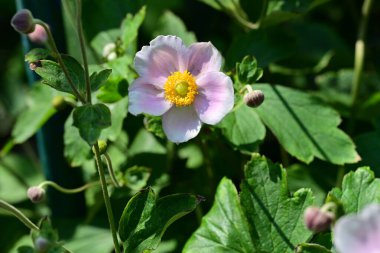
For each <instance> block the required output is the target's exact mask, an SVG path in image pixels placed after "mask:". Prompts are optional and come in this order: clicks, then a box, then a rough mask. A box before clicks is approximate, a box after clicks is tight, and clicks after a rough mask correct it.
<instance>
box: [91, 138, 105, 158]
mask: <svg viewBox="0 0 380 253" xmlns="http://www.w3.org/2000/svg"><path fill="white" fill-rule="evenodd" d="M98 146H99V153H100V155H103V154H104V153H106V152H107V142H106V141H102V140H99V141H98ZM92 152H94V153H95V148H94V147H92Z"/></svg>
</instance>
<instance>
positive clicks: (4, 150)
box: [0, 138, 15, 158]
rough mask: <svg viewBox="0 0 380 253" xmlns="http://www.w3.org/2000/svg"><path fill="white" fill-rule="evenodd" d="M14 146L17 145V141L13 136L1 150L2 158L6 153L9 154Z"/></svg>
mask: <svg viewBox="0 0 380 253" xmlns="http://www.w3.org/2000/svg"><path fill="white" fill-rule="evenodd" d="M14 146H15V142H14V140H13V138H11V139H9V140H8V141H7V142H6V143H5V145H4V146H3V148H2V149H1V150H0V158H1V157H4V156H5V155H6V154H8V153H9V152H10V151H11V150H12V149H13V147H14Z"/></svg>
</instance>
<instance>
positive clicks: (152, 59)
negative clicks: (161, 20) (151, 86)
mask: <svg viewBox="0 0 380 253" xmlns="http://www.w3.org/2000/svg"><path fill="white" fill-rule="evenodd" d="M187 62H188V49H187V47H186V46H185V44H183V42H182V40H181V39H180V38H178V37H176V36H158V37H157V38H155V39H154V40H152V41H151V42H150V45H149V46H144V47H143V48H142V49H141V50H140V51H139V52H137V54H136V57H135V61H134V64H135V69H136V71H137V73H138V74H139V75H140V76H143V77H149V78H153V79H155V78H159V79H161V80H162V79H163V78H167V77H168V76H170V75H171V73H172V72H176V71H185V70H186V68H187ZM162 85H163V83H162Z"/></svg>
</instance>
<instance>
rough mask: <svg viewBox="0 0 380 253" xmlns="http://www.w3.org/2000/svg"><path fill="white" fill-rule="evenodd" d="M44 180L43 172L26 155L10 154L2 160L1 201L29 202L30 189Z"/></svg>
mask: <svg viewBox="0 0 380 253" xmlns="http://www.w3.org/2000/svg"><path fill="white" fill-rule="evenodd" d="M43 180H44V178H43V176H42V172H41V171H40V170H39V168H38V167H36V164H35V163H33V161H31V160H30V159H27V157H26V156H24V155H18V154H15V153H9V154H7V155H6V156H5V157H2V158H1V159H0V199H2V200H5V201H7V202H9V203H12V204H14V203H19V202H21V201H25V200H27V198H28V197H27V195H26V192H27V190H28V188H29V187H31V186H34V185H38V184H39V183H41V182H42V181H43Z"/></svg>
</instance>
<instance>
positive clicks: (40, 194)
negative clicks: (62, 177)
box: [27, 186, 45, 203]
mask: <svg viewBox="0 0 380 253" xmlns="http://www.w3.org/2000/svg"><path fill="white" fill-rule="evenodd" d="M27 195H28V198H29V199H30V200H31V201H32V202H33V203H38V202H41V201H42V200H43V199H44V198H45V190H44V189H42V188H41V187H38V186H32V187H30V188H29V189H28V192H27Z"/></svg>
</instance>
